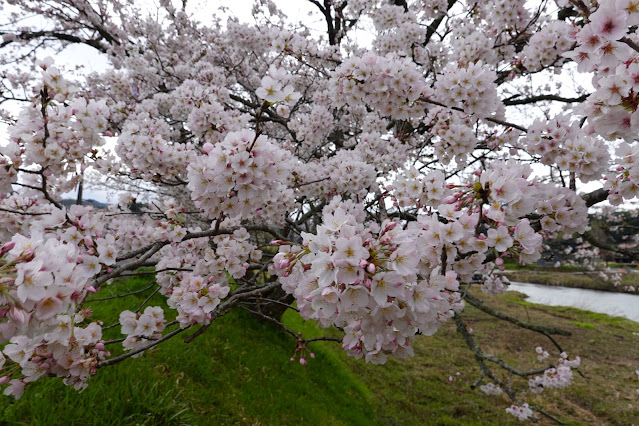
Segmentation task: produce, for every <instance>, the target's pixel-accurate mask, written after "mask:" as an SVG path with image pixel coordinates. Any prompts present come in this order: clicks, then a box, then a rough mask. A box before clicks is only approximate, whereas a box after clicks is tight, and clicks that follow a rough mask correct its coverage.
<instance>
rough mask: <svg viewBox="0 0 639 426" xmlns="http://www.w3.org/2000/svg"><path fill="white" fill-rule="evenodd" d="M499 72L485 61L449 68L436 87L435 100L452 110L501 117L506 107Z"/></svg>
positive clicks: (445, 70) (480, 115)
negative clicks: (498, 77)
mask: <svg viewBox="0 0 639 426" xmlns="http://www.w3.org/2000/svg"><path fill="white" fill-rule="evenodd" d="M496 79H497V74H496V73H495V71H493V70H492V69H490V68H489V67H488V66H486V65H484V63H483V62H482V61H477V62H476V63H473V64H468V66H467V67H460V66H458V65H457V64H455V63H453V64H449V65H448V66H447V67H446V68H445V69H444V74H443V75H441V76H440V77H439V78H438V79H437V82H436V83H435V90H434V93H433V98H434V99H435V100H437V101H439V102H442V103H444V104H446V105H448V106H452V107H459V108H462V109H463V110H464V111H465V112H466V113H467V114H474V115H476V116H478V117H482V118H484V117H501V116H502V115H503V113H504V106H503V104H502V103H501V100H500V98H499V95H498V94H497V86H496V85H495V83H494V81H495V80H496Z"/></svg>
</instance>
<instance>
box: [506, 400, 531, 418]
mask: <svg viewBox="0 0 639 426" xmlns="http://www.w3.org/2000/svg"><path fill="white" fill-rule="evenodd" d="M506 412H507V413H508V414H512V415H513V416H515V417H517V419H518V420H520V421H524V420H528V419H529V418H531V417H532V415H533V412H532V410H531V409H530V407H529V406H528V403H526V402H524V403H523V404H521V405H515V404H513V405H511V406H510V407H508V408H506Z"/></svg>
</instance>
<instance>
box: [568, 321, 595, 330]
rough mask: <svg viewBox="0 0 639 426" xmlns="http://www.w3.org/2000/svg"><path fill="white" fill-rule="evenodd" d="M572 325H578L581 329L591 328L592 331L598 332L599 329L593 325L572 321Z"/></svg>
mask: <svg viewBox="0 0 639 426" xmlns="http://www.w3.org/2000/svg"><path fill="white" fill-rule="evenodd" d="M570 323H571V324H572V325H576V326H577V327H581V328H589V329H591V330H596V329H597V327H595V326H594V325H592V324H586V323H585V322H579V321H570Z"/></svg>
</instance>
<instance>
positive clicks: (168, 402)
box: [0, 278, 639, 425]
mask: <svg viewBox="0 0 639 426" xmlns="http://www.w3.org/2000/svg"><path fill="white" fill-rule="evenodd" d="M115 285H116V286H120V288H124V287H129V288H130V289H135V288H142V287H144V286H145V280H142V279H139V278H138V279H136V280H129V281H128V282H126V283H120V284H115ZM106 290H107V291H108V290H110V289H108V288H107V289H106ZM101 293H102V292H101ZM100 296H103V295H102V294H100ZM145 296H146V294H140V295H136V296H131V297H130V298H126V299H116V300H112V301H108V302H95V303H91V304H90V306H91V307H93V308H94V309H95V311H96V313H99V314H100V317H103V316H106V317H107V320H106V323H107V324H109V323H112V322H115V320H116V319H117V316H118V314H119V312H120V311H121V310H123V309H131V310H135V309H136V308H137V306H138V305H139V304H140V303H141V302H142V301H143V300H144V298H145ZM477 296H479V297H481V298H482V299H483V300H484V302H485V303H487V304H489V305H490V306H494V307H496V308H499V309H500V310H502V311H504V312H506V313H508V314H509V315H513V316H516V317H518V318H521V319H522V320H525V321H532V322H538V323H542V324H547V325H552V326H555V327H562V328H566V329H568V330H570V331H571V332H572V333H573V336H572V337H569V338H566V337H560V338H558V340H559V342H560V343H561V344H562V345H563V346H564V347H565V349H566V350H567V351H568V352H569V353H571V354H575V355H580V356H581V357H582V358H583V359H584V363H583V367H582V369H581V371H582V372H583V373H584V376H585V377H586V378H582V377H580V376H577V375H576V376H575V380H574V384H573V386H571V387H569V388H567V389H565V390H562V391H551V392H544V394H545V395H544V394H542V395H541V396H535V395H531V394H524V396H523V398H524V400H527V401H529V402H531V403H534V404H538V405H540V406H542V407H544V408H546V409H547V410H548V411H550V412H552V413H553V414H555V415H557V416H559V417H560V418H562V420H564V421H566V422H568V423H571V424H584V423H597V424H603V423H605V424H630V423H633V422H634V421H635V420H636V419H637V418H639V396H637V393H636V392H635V389H636V388H637V387H639V384H637V383H636V382H637V381H636V378H634V377H633V374H634V369H636V354H637V353H639V343H638V340H637V337H636V333H639V324H637V323H634V322H632V321H627V320H624V319H619V318H612V317H608V316H606V315H602V314H594V313H588V312H583V311H579V310H576V309H571V308H558V307H545V306H541V305H534V304H530V303H527V302H525V301H524V300H523V297H522V296H521V295H519V294H516V293H511V292H508V293H506V294H503V295H501V296H499V297H497V298H492V297H490V298H489V297H486V296H484V295H481V294H479V295H477ZM163 303H164V297H162V296H160V295H156V296H154V297H153V299H152V300H151V304H152V305H162V304H163ZM463 317H464V320H465V321H466V322H467V324H468V326H469V327H471V328H472V329H473V336H474V337H475V338H476V339H477V342H478V343H479V344H480V345H481V346H482V348H483V349H484V350H485V351H486V352H487V353H492V354H495V355H498V356H502V357H503V358H504V359H505V360H507V361H509V362H513V363H515V364H516V365H517V366H519V367H521V368H524V369H526V368H533V367H538V366H539V363H538V361H536V354H535V353H534V348H535V346H538V345H542V346H543V347H544V348H546V349H548V350H550V349H551V345H550V343H549V341H548V340H547V339H546V338H545V337H544V336H541V335H538V334H535V333H532V332H529V331H520V330H518V329H516V327H514V326H512V325H511V324H508V323H504V322H501V321H496V320H494V319H493V318H491V317H489V316H487V315H486V314H484V313H482V312H479V311H477V310H475V309H473V308H471V307H467V308H466V310H465V311H464V313H463ZM284 322H285V323H286V325H287V326H288V327H289V328H291V329H293V330H296V331H302V332H303V335H304V337H305V338H310V337H315V336H320V335H338V332H337V331H336V330H324V329H320V328H319V327H317V326H316V324H315V323H314V322H305V321H303V320H302V319H301V318H300V317H299V316H298V315H297V314H296V313H295V312H293V311H288V312H287V313H286V314H285V316H284ZM595 328H596V329H595ZM118 333H119V330H118V329H117V328H114V329H111V330H109V331H108V334H107V335H106V338H107V339H112V338H116V337H119V334H118ZM189 333H191V332H190V331H189V332H186V333H185V334H189ZM183 337H185V336H182V337H177V338H175V339H172V340H170V341H168V342H166V343H164V344H162V345H159V347H157V348H155V349H153V350H151V351H148V353H146V354H144V355H143V356H142V357H140V358H135V359H128V360H126V361H124V362H122V363H120V364H118V365H116V366H112V367H108V368H103V369H101V370H99V371H98V374H97V375H96V376H95V377H92V378H91V379H90V381H89V387H88V389H86V390H85V391H83V392H81V393H77V392H76V391H74V390H73V389H70V388H68V387H66V386H64V385H63V384H62V383H61V381H60V380H58V379H42V380H40V381H39V382H37V383H35V384H33V385H30V386H28V387H27V390H26V393H25V396H24V397H23V398H22V399H21V400H18V401H14V400H13V399H12V398H7V397H0V424H47V425H49V424H50V425H57V424H64V425H67V424H107V425H110V424H113V425H116V424H118V425H119V424H151V425H154V424H157V425H160V424H161V425H165V424H202V425H208V424H251V425H253V424H302V423H303V424H310V425H315V424H317V425H341V424H348V425H351V424H353V425H358V424H361V425H369V424H386V425H416V424H443V425H474V424H500V425H501V424H519V423H518V422H517V420H516V419H514V417H512V416H510V415H508V414H506V413H505V408H506V407H507V406H509V405H510V403H509V402H508V401H507V399H506V398H505V397H504V396H498V397H492V396H487V395H484V394H483V393H482V392H480V391H472V390H471V389H470V384H471V383H472V382H473V381H474V380H475V379H476V377H477V375H478V374H479V370H478V367H477V366H476V364H475V362H474V360H473V359H472V355H471V354H470V352H469V351H468V349H467V348H466V347H465V346H464V344H463V342H462V340H461V338H460V337H459V336H458V334H457V333H456V331H455V326H454V324H453V323H452V322H448V323H446V324H444V325H443V326H442V328H441V329H440V331H439V332H438V333H437V334H435V335H434V336H431V337H426V336H418V338H417V339H416V341H415V344H414V348H415V353H416V355H415V357H414V358H411V359H407V360H398V359H391V360H389V361H388V363H387V364H386V365H384V366H373V365H370V364H366V363H364V362H363V360H354V359H352V358H348V357H347V356H346V355H345V354H344V352H343V351H342V350H341V347H340V344H339V343H333V342H314V343H311V344H309V348H310V349H312V350H313V352H314V353H315V355H316V357H315V359H314V360H310V362H309V365H307V366H302V365H300V364H299V363H298V362H295V363H291V362H290V361H289V358H290V357H291V355H292V354H293V352H294V350H295V340H294V339H293V338H292V337H291V336H289V335H286V334H283V333H282V332H281V331H280V329H279V328H278V327H277V326H275V325H273V324H271V323H261V322H259V321H258V320H256V319H255V318H253V317H251V316H249V314H248V313H245V312H243V311H238V312H233V313H231V314H229V315H227V316H225V317H222V318H220V319H219V320H217V321H216V322H215V323H214V324H213V325H212V326H211V327H210V328H209V329H208V330H207V332H206V333H204V334H203V335H202V336H200V337H198V338H197V339H195V340H194V341H193V342H192V343H190V344H185V343H184V342H183V341H182V340H183ZM114 346H119V344H117V345H114ZM114 353H115V352H114ZM117 353H119V352H117ZM551 353H552V354H553V356H554V357H556V354H555V353H554V352H551ZM496 371H499V370H496ZM499 375H500V376H501V377H503V378H505V379H509V380H510V377H509V376H508V375H506V374H504V373H502V372H501V371H499ZM450 377H452V378H454V380H453V381H450V380H449V378H450ZM520 385H521V386H520V389H521V388H522V387H523V388H525V382H523V381H522V382H520ZM541 424H548V423H547V422H546V421H545V420H542V422H541Z"/></svg>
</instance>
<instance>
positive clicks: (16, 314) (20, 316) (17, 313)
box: [7, 306, 27, 325]
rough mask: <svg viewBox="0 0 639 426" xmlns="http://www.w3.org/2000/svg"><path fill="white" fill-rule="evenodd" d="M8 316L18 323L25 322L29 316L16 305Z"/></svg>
mask: <svg viewBox="0 0 639 426" xmlns="http://www.w3.org/2000/svg"><path fill="white" fill-rule="evenodd" d="M7 317H9V319H10V320H11V321H13V322H15V323H16V324H18V325H22V324H24V322H25V321H26V319H27V317H26V315H25V313H24V311H23V310H22V309H19V308H16V307H15V306H14V307H13V308H12V309H11V310H10V311H9V313H8V314H7Z"/></svg>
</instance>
